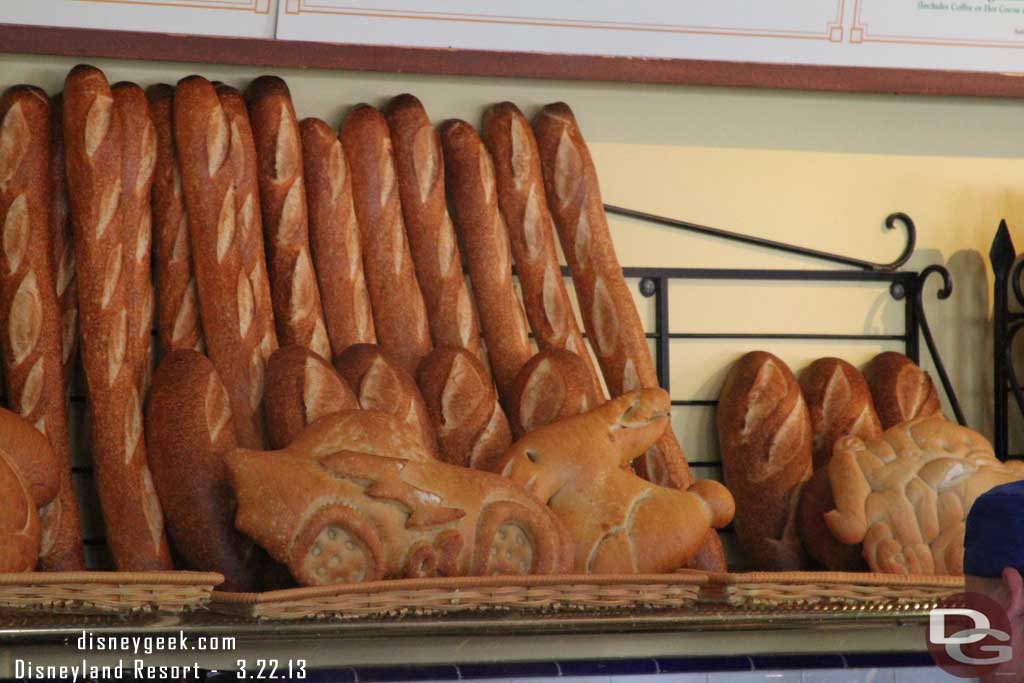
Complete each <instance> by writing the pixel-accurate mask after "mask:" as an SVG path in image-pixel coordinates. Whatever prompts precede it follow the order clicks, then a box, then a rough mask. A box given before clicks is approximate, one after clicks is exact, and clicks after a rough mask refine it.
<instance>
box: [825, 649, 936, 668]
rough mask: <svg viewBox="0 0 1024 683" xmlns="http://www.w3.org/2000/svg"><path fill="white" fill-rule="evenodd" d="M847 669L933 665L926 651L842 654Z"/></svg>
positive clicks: (933, 662)
mask: <svg viewBox="0 0 1024 683" xmlns="http://www.w3.org/2000/svg"><path fill="white" fill-rule="evenodd" d="M843 659H844V660H846V666H847V668H849V669H873V668H881V669H898V668H902V667H906V666H935V661H934V660H932V657H931V655H929V654H928V653H927V652H886V653H881V652H876V653H857V654H851V655H843Z"/></svg>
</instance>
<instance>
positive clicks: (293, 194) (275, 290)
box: [245, 76, 332, 359]
mask: <svg viewBox="0 0 1024 683" xmlns="http://www.w3.org/2000/svg"><path fill="white" fill-rule="evenodd" d="M245 99H246V102H247V104H248V106H249V119H250V122H251V124H252V137H253V139H254V140H255V145H256V162H257V167H258V172H257V174H256V177H257V179H258V180H259V192H260V207H261V209H262V213H263V234H264V235H265V236H266V240H265V242H264V248H265V249H266V251H267V269H268V271H269V273H270V298H271V301H272V302H273V308H274V320H275V322H276V324H277V336H278V339H279V340H280V342H281V344H282V345H288V344H301V345H302V346H305V347H307V348H309V349H311V350H312V351H314V352H316V353H318V354H320V355H321V356H322V357H323V358H325V359H330V358H331V355H332V354H331V343H330V341H329V340H328V338H327V326H326V324H325V323H324V312H323V307H322V305H321V303H320V287H319V286H318V285H317V282H316V274H315V273H314V272H313V261H312V259H311V257H310V254H309V218H308V212H307V207H306V183H305V180H304V178H303V175H304V170H303V166H302V142H301V140H300V139H299V123H298V120H297V119H296V118H295V110H294V109H293V108H292V98H291V94H290V93H289V92H288V86H287V85H285V83H284V81H282V80H281V79H280V78H277V77H276V76H261V77H260V78H257V79H256V80H255V81H253V82H252V84H251V85H250V86H249V88H248V89H247V90H246V91H245Z"/></svg>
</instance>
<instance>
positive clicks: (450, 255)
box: [0, 66, 725, 570]
mask: <svg viewBox="0 0 1024 683" xmlns="http://www.w3.org/2000/svg"><path fill="white" fill-rule="evenodd" d="M0 120H2V122H3V123H2V128H0V219H2V220H0V222H2V225H3V254H2V258H3V265H4V266H5V267H4V268H3V276H2V277H0V301H3V302H4V305H3V306H0V329H3V330H6V331H7V334H5V335H3V336H2V338H0V346H2V347H3V360H4V375H5V379H6V384H7V388H8V396H9V404H10V407H11V408H12V410H14V411H15V412H17V413H19V414H21V415H23V416H26V417H28V418H29V419H30V421H32V422H33V423H34V425H35V426H36V428H37V429H38V430H39V431H40V432H41V433H43V434H45V435H46V436H47V437H48V439H49V441H50V443H51V445H52V446H53V448H54V449H55V451H56V455H57V459H58V461H59V463H60V464H59V474H60V486H59V495H58V496H57V498H56V499H55V500H54V502H50V503H48V504H47V505H46V506H45V507H43V508H42V510H41V521H42V524H41V526H42V543H41V553H40V562H39V566H40V567H41V568H43V569H54V570H57V569H63V570H73V569H81V568H82V566H83V561H82V552H81V544H80V540H79V539H80V530H79V526H80V522H79V519H78V511H77V506H76V505H75V504H74V496H73V494H72V493H71V488H70V452H69V445H68V444H69V440H68V435H67V432H66V424H67V421H66V412H65V411H66V403H65V400H66V399H65V397H66V395H67V392H68V386H69V383H70V374H71V371H70V366H71V363H72V362H73V360H74V358H75V353H76V344H77V345H80V351H81V360H82V366H83V369H84V375H85V379H86V390H87V398H88V406H89V418H90V430H89V433H90V450H91V455H92V460H93V464H94V466H95V472H96V484H97V490H98V494H99V498H100V503H101V508H102V512H103V517H104V522H105V526H106V534H107V542H108V545H109V547H110V550H111V553H112V555H113V558H114V561H115V563H116V565H117V567H118V568H119V569H122V570H152V569H164V568H169V567H170V566H171V557H170V552H169V547H168V543H167V539H166V536H165V533H164V510H162V509H161V505H160V502H161V500H160V499H161V496H158V492H157V488H158V486H157V484H154V481H153V476H152V474H151V471H150V463H149V462H148V460H147V453H146V445H147V444H146V442H147V439H146V434H145V430H144V418H143V408H144V406H145V404H146V399H147V396H148V393H149V390H150V382H151V372H150V368H151V367H152V364H153V360H154V355H155V354H154V349H153V348H152V341H151V335H150V330H151V329H152V327H153V326H154V324H155V327H156V329H157V330H158V332H159V340H160V344H159V352H160V354H161V355H165V356H166V354H169V353H172V352H174V351H177V350H186V349H189V350H198V351H201V352H203V353H205V354H206V355H207V356H208V357H209V358H210V360H211V361H212V363H213V366H214V368H215V369H216V371H217V373H218V376H219V377H220V378H221V379H222V380H223V382H224V385H225V388H226V392H227V395H228V397H229V399H230V409H231V410H230V413H231V415H232V430H231V431H233V433H234V435H235V436H236V437H237V442H238V445H239V446H241V447H245V448H250V449H262V448H264V447H266V446H268V445H269V446H271V447H275V448H281V447H284V446H286V445H287V444H288V443H289V440H290V439H292V438H294V437H295V435H296V434H297V433H298V432H299V431H300V430H301V428H302V427H303V426H305V424H308V423H309V422H311V421H312V419H311V418H312V417H314V416H315V415H313V414H308V411H307V408H308V407H309V406H307V405H306V404H303V405H302V406H301V408H302V412H301V413H297V412H293V413H292V416H293V417H292V423H289V422H288V421H287V419H279V418H281V414H282V413H287V412H288V411H287V409H286V407H285V405H284V404H283V403H282V402H281V401H276V400H264V398H265V397H264V393H265V388H266V390H267V391H271V390H273V389H274V388H275V387H277V388H279V389H280V387H282V386H284V385H287V384H288V382H289V381H290V378H293V377H294V373H290V372H287V371H281V372H278V373H276V374H275V373H274V372H272V371H271V370H270V369H269V368H268V362H269V361H270V359H271V356H272V355H273V354H274V352H275V351H276V350H277V349H278V347H281V348H283V349H285V350H289V351H290V353H291V354H292V355H291V359H292V361H291V362H292V363H293V367H294V365H295V364H296V363H298V362H299V361H298V359H299V356H298V355H296V354H298V353H299V352H298V351H291V347H293V346H294V347H297V348H299V349H306V350H309V351H311V352H313V353H315V354H316V355H317V356H318V357H320V358H321V359H326V360H327V361H334V363H335V365H336V366H337V367H338V369H339V370H340V371H341V374H342V376H343V377H344V379H345V381H346V383H347V385H348V386H349V387H350V388H351V390H352V391H353V392H354V394H353V397H354V403H355V404H357V405H358V407H360V408H363V409H380V410H384V411H386V412H389V413H392V414H395V415H399V416H401V418H402V419H403V420H404V421H405V422H406V423H410V424H413V425H415V426H417V428H418V429H419V430H420V432H421V434H422V435H423V440H424V442H425V443H428V444H430V445H431V447H432V448H437V449H438V450H439V453H440V455H441V457H442V458H443V459H445V460H447V461H449V462H454V463H456V464H459V465H475V466H479V465H480V464H481V463H486V462H488V461H491V460H494V459H495V458H497V457H498V456H500V455H501V454H502V453H503V452H504V451H505V449H507V447H508V446H509V444H510V443H511V441H512V438H513V436H516V437H519V436H522V435H523V434H525V433H526V432H527V431H528V430H531V429H533V428H537V427H541V426H542V425H544V424H546V423H549V422H551V421H553V420H556V419H559V418H564V417H568V416H571V415H575V414H578V413H581V412H584V411H586V410H588V409H591V408H594V407H595V406H596V405H598V404H599V403H602V402H603V400H604V396H605V394H604V389H603V386H606V387H607V388H608V391H609V393H610V395H611V396H612V397H616V396H620V395H623V394H626V393H628V392H630V391H633V390H636V389H640V388H641V387H656V386H657V376H656V373H655V371H654V364H653V361H652V358H651V355H650V352H649V349H648V346H647V343H646V339H645V336H644V332H643V329H642V326H641V323H640V320H639V316H638V314H637V311H636V309H635V307H634V304H633V303H632V298H631V296H630V294H629V292H628V289H627V285H626V283H625V281H624V279H623V277H622V271H621V268H620V267H619V264H618V261H617V258H616V256H615V252H614V247H613V245H612V242H611V239H610V236H609V233H608V227H607V223H606V219H605V216H604V211H603V206H602V203H601V198H600V192H599V189H598V184H597V177H596V172H595V169H594V165H593V162H592V160H591V158H590V155H589V152H588V151H587V148H586V144H585V142H584V141H583V138H582V136H581V135H580V132H579V128H578V126H577V125H576V121H575V119H574V117H573V115H572V112H571V111H570V110H569V108H568V107H567V106H565V105H563V104H555V105H549V106H548V107H545V108H544V109H543V110H542V112H541V113H540V114H539V115H538V117H537V118H536V120H535V121H534V124H533V126H532V127H531V125H530V124H529V122H528V121H527V119H526V118H525V117H524V116H523V114H522V113H521V112H520V111H519V110H518V109H517V108H516V107H515V106H514V105H512V104H510V103H503V104H499V105H495V106H493V107H491V108H490V109H488V110H487V112H486V114H485V116H484V119H483V124H482V127H481V131H482V139H481V136H480V135H478V133H477V131H476V130H475V129H474V127H473V126H472V125H470V124H468V123H466V122H463V121H450V122H447V123H445V124H444V125H443V126H441V128H440V129H435V128H434V127H433V126H432V125H431V122H430V120H429V118H428V117H427V115H426V112H425V111H424V110H423V107H422V106H421V105H420V103H419V102H418V101H417V100H416V99H415V98H414V97H412V96H409V95H403V96H400V97H397V98H395V99H393V100H392V101H391V102H390V103H389V105H388V106H387V108H386V109H385V110H384V113H381V112H379V111H377V110H376V109H374V108H373V107H370V106H368V105H359V106H357V107H356V108H354V109H353V110H352V111H351V112H350V113H349V114H348V116H347V117H346V119H345V121H344V123H343V125H342V126H341V132H340V135H339V134H337V133H336V132H335V131H334V130H333V129H332V128H331V127H330V126H329V125H328V124H326V123H324V122H322V121H319V120H316V119H306V120H303V121H301V122H299V121H298V119H297V117H296V115H295V112H294V109H293V106H292V103H291V99H290V95H289V93H288V89H287V86H286V85H285V84H284V82H283V81H281V80H280V79H278V78H275V77H267V76H265V77H261V78H259V79H257V80H256V81H254V82H253V83H252V84H251V85H250V86H249V88H248V89H247V90H246V92H245V93H244V95H243V94H242V93H240V92H239V91H237V90H235V89H233V88H231V87H228V86H225V85H223V84H214V83H210V82H208V81H206V80H205V79H203V78H201V77H198V76H192V77H189V78H186V79H184V80H182V81H181V82H179V83H178V84H177V86H176V87H171V86H153V87H152V88H150V89H149V90H148V91H146V92H143V91H142V90H141V89H140V88H139V87H138V86H136V85H134V84H131V83H118V84H116V85H114V86H110V85H109V84H108V82H107V80H106V77H105V76H104V74H103V73H102V72H100V71H99V70H97V69H95V68H92V67H86V66H81V67H76V68H75V69H74V70H72V72H71V73H70V74H69V76H68V78H67V81H66V83H65V89H64V93H63V95H62V96H58V97H57V98H55V99H54V100H53V101H52V102H51V101H50V100H49V99H48V98H47V96H46V95H45V93H43V92H42V91H40V90H39V89H37V88H33V87H30V86H18V87H15V88H11V89H9V90H8V91H7V92H6V93H5V95H4V97H3V100H2V102H0ZM449 211H450V213H449ZM556 234H557V236H558V238H559V239H560V241H561V245H562V249H563V251H564V253H565V254H566V258H567V261H568V263H569V266H570V269H571V272H572V275H573V278H572V279H573V284H574V286H575V288H576V291H577V295H578V298H579V301H580V304H581V306H580V310H581V314H582V319H583V324H584V327H585V328H586V331H587V334H588V336H589V338H590V340H591V341H592V346H593V349H594V351H595V355H596V358H597V361H598V365H599V367H600V373H601V377H599V374H598V372H599V371H598V368H596V367H594V365H593V363H592V361H591V356H590V353H589V351H588V349H587V345H586V343H585V342H584V340H583V335H582V333H581V331H580V328H579V325H578V323H577V322H576V319H575V315H574V313H573V310H572V307H571V306H570V303H569V297H568V293H567V291H566V289H565V283H564V280H563V279H562V277H561V272H560V269H559V266H558V261H557V255H556V247H555V241H554V240H555V235H556ZM513 260H514V262H515V265H516V269H517V274H518V276H519V281H520V287H521V290H522V302H521V301H520V299H519V294H518V292H517V289H516V287H515V284H514V283H513V280H512V262H513ZM463 263H464V264H465V269H466V270H467V271H468V273H469V280H470V281H471V283H472V286H471V287H470V285H469V284H468V283H467V281H466V279H465V278H464V277H463ZM154 283H155V287H154ZM531 330H532V332H533V333H534V336H535V338H536V341H537V344H538V346H539V347H540V353H537V351H536V350H535V348H534V347H533V342H532V341H531V339H530V336H529V332H530V331H531ZM79 342H80V344H79ZM288 358H289V356H288V354H282V360H281V361H280V363H278V364H277V365H278V366H279V367H285V368H287V367H289V366H288V361H287V359H288ZM303 362H305V361H303ZM328 365H329V364H328ZM602 377H603V380H604V381H603V386H602V381H601V379H602ZM467 378H468V379H467ZM273 411H277V413H276V414H275V416H274V418H273V419H269V420H266V421H265V420H264V417H265V415H264V414H265V413H271V412H273ZM314 413H315V410H314ZM271 424H272V425H274V426H275V429H276V432H275V431H274V430H271V429H268V426H269V425H271ZM662 431H663V433H661V435H660V436H659V438H658V441H657V443H656V444H654V445H653V447H652V448H650V449H648V450H647V451H646V453H645V454H644V456H643V457H642V458H640V460H639V461H638V467H637V469H638V470H639V471H640V472H641V473H643V474H644V475H645V476H646V477H647V478H648V479H650V480H651V481H653V482H656V483H658V484H663V485H666V486H670V487H674V488H679V489H686V488H688V487H689V486H690V485H691V484H692V478H691V475H690V473H689V469H688V467H687V465H686V460H685V457H684V456H683V453H682V450H681V448H680V447H679V444H678V442H677V440H676V439H675V436H674V435H673V434H672V432H671V429H664V430H662ZM178 476H185V477H188V476H190V475H189V473H186V472H179V473H178ZM197 486H199V487H200V488H201V487H202V486H203V483H202V482H197ZM691 554H692V553H691ZM690 559H692V560H693V562H694V564H695V566H699V567H701V568H706V569H713V570H714V569H718V570H721V569H724V568H725V560H724V554H723V552H722V549H721V544H720V543H719V542H718V539H717V535H716V534H715V533H714V532H713V531H711V532H709V533H708V534H707V540H706V543H705V544H704V547H703V548H702V549H701V552H700V553H699V554H698V555H697V556H696V557H694V558H690Z"/></svg>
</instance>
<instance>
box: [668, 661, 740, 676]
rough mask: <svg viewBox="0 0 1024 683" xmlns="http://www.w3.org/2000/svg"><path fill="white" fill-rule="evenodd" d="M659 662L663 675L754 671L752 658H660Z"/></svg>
mask: <svg viewBox="0 0 1024 683" xmlns="http://www.w3.org/2000/svg"><path fill="white" fill-rule="evenodd" d="M657 661H658V671H659V672H660V673H663V674H685V673H701V672H714V671H753V670H754V663H753V662H752V661H750V657H669V658H661V657H659V658H658V660H657Z"/></svg>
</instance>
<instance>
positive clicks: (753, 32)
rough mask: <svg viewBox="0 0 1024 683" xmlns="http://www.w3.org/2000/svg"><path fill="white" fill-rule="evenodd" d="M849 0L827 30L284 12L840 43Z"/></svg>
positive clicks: (294, 6) (365, 11) (307, 4)
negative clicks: (780, 29)
mask: <svg viewBox="0 0 1024 683" xmlns="http://www.w3.org/2000/svg"><path fill="white" fill-rule="evenodd" d="M845 10H846V0H837V2H836V17H835V19H833V20H831V21H829V22H828V24H827V25H826V26H825V30H824V32H811V31H774V30H771V29H763V28H762V29H749V30H747V29H738V28H735V27H719V26H671V25H658V24H636V23H628V22H612V21H608V22H604V21H598V22H585V21H574V20H572V19H559V18H551V17H514V16H501V15H488V14H467V13H454V12H410V11H407V10H386V9H380V8H372V9H371V8H366V7H345V8H332V7H324V6H317V5H315V4H313V3H312V0H287V2H286V4H285V14H295V15H298V14H333V15H345V16H361V17H377V18H383V19H410V20H420V21H449V22H465V23H477V24H506V25H513V26H543V27H546V28H584V29H602V30H610V31H646V32H654V33H694V34H701V35H718V36H748V37H757V38H801V39H809V40H826V41H828V42H832V43H841V42H842V41H843V35H844V33H845V27H844V26H843V21H844V15H845V14H846V11H845Z"/></svg>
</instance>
